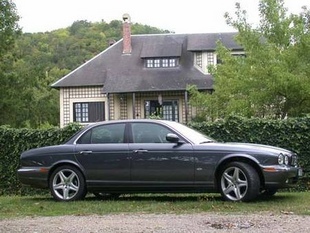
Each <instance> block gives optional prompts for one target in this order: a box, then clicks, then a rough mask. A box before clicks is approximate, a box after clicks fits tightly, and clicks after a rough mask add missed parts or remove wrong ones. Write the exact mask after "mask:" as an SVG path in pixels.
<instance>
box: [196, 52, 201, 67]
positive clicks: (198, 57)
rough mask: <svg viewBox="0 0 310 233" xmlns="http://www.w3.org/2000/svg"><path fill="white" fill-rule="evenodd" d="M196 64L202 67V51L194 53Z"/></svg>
mask: <svg viewBox="0 0 310 233" xmlns="http://www.w3.org/2000/svg"><path fill="white" fill-rule="evenodd" d="M196 65H197V66H199V67H200V68H202V53H201V52H200V53H196Z"/></svg>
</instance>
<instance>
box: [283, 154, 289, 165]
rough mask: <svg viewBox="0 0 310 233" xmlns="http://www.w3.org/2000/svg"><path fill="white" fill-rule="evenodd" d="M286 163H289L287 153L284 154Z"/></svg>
mask: <svg viewBox="0 0 310 233" xmlns="http://www.w3.org/2000/svg"><path fill="white" fill-rule="evenodd" d="M284 163H285V165H288V156H287V155H284Z"/></svg>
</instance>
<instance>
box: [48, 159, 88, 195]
mask: <svg viewBox="0 0 310 233" xmlns="http://www.w3.org/2000/svg"><path fill="white" fill-rule="evenodd" d="M49 188H50V191H51V194H52V196H53V197H54V199H55V200H57V201H76V200H80V199H83V198H84V197H85V195H86V185H85V179H84V177H83V175H82V173H81V172H80V170H79V169H77V168H75V167H73V166H70V165H64V166H61V167H58V168H57V169H56V170H55V171H54V172H53V173H52V175H51V176H50V180H49Z"/></svg>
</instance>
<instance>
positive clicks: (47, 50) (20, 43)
mask: <svg viewBox="0 0 310 233" xmlns="http://www.w3.org/2000/svg"><path fill="white" fill-rule="evenodd" d="M0 24H1V22H0ZM165 32H167V31H164V30H160V29H157V28H154V27H150V26H147V25H140V24H133V25H132V34H148V33H151V34H155V33H165ZM121 37H122V22H121V21H119V20H113V21H111V22H110V23H106V22H104V21H101V22H95V23H90V22H88V21H86V20H80V21H76V22H74V23H73V24H72V25H71V26H70V27H67V28H61V29H58V30H55V31H51V32H44V33H43V32H40V33H24V34H22V35H21V36H20V37H19V38H16V44H15V47H12V46H13V45H11V47H10V51H9V53H8V54H7V55H6V57H5V61H4V62H2V63H1V62H0V76H1V67H3V70H4V72H2V75H3V76H4V78H5V79H4V80H5V81H4V82H3V81H2V82H0V97H1V98H0V99H1V101H0V125H3V124H8V125H11V126H12V127H17V128H22V127H32V128H38V127H41V125H46V124H49V125H54V126H56V125H58V123H59V91H58V90H55V89H52V88H51V87H50V85H51V84H52V83H54V82H55V81H57V80H58V79H60V78H62V77H64V76H65V75H66V74H68V73H69V72H70V71H72V70H74V69H76V68H77V67H78V66H80V65H82V64H83V63H84V62H86V61H87V60H89V59H91V58H93V57H94V56H95V55H97V54H99V53H100V52H102V51H104V50H105V49H106V48H107V47H108V46H109V44H110V41H117V40H119V39H121ZM0 43H1V41H0ZM0 54H1V53H0ZM2 80H3V79H2ZM2 90H3V91H2Z"/></svg>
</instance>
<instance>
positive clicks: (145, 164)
mask: <svg viewBox="0 0 310 233" xmlns="http://www.w3.org/2000/svg"><path fill="white" fill-rule="evenodd" d="M168 133H175V132H173V131H172V130H170V129H169V128H167V127H166V126H164V125H161V124H159V123H158V124H157V123H145V122H136V123H131V134H132V143H130V144H129V153H131V157H132V163H131V180H132V183H133V185H137V186H139V185H142V186H145V185H154V186H165V187H171V188H172V187H176V186H184V185H192V184H193V183H194V166H195V161H194V157H193V149H192V145H191V144H189V143H179V144H177V143H170V142H168V141H167V140H166V136H167V134H168Z"/></svg>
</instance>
